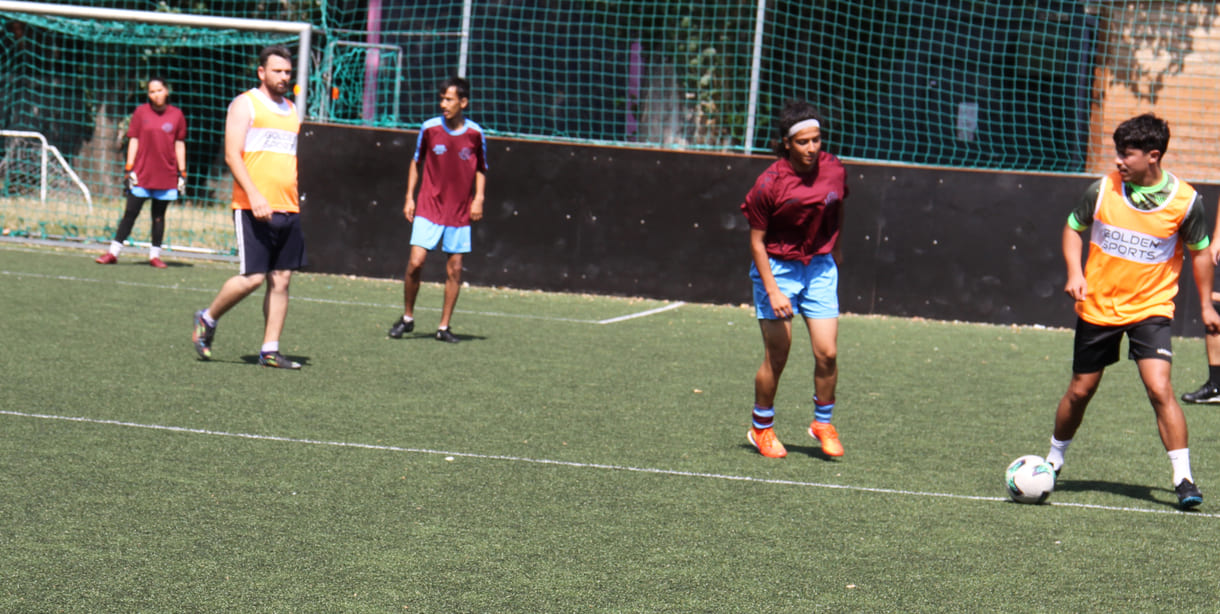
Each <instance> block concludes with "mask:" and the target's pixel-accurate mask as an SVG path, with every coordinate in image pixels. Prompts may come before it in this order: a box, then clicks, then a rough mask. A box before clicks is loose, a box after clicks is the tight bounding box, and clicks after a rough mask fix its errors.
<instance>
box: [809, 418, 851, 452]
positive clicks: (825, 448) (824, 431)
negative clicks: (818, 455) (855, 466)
mask: <svg viewBox="0 0 1220 614" xmlns="http://www.w3.org/2000/svg"><path fill="white" fill-rule="evenodd" d="M809 436H810V437H812V438H814V439H816V440H818V442H820V443H821V444H822V452H823V453H824V454H825V455H826V456H843V444H842V442H840V441H839V432H838V431H836V430H835V427H834V425H832V424H830V423H828V422H817V421H814V423H813V424H810V425H809Z"/></svg>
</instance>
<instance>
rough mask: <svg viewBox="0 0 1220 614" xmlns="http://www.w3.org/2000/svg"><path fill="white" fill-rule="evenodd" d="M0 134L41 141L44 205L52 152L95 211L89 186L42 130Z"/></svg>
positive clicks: (3, 132) (40, 178)
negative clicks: (49, 155)
mask: <svg viewBox="0 0 1220 614" xmlns="http://www.w3.org/2000/svg"><path fill="white" fill-rule="evenodd" d="M0 136H2V137H6V138H12V139H36V140H37V141H38V143H39V147H38V151H39V160H38V167H39V181H38V186H39V190H38V192H39V194H40V200H41V201H42V204H43V205H46V204H47V166H48V164H49V163H50V160H49V159H48V158H47V154H48V153H51V154H54V156H55V160H56V161H58V162H59V166H60V167H61V168H63V170H64V172H65V173H67V175H68V177H69V178H70V179H72V183H75V184H76V187H78V188H80V191H81V192H82V193H83V194H84V195H85V202H86V203H87V204H88V205H89V212H90V213H92V212H93V196H92V195H91V194H90V193H89V188H88V187H86V186H85V182H83V181H81V180H80V177H78V176H77V175H76V171H74V170H72V167H71V166H69V165H68V162H67V160H64V157H63V155H62V154H60V153H59V148H58V147H56V146H54V145H52V144H50V143H48V142H47V137H45V136H43V135H42V133H41V132H25V131H23V130H0ZM0 158H2V156H0Z"/></svg>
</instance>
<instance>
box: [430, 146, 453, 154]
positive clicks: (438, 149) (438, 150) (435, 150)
mask: <svg viewBox="0 0 1220 614" xmlns="http://www.w3.org/2000/svg"><path fill="white" fill-rule="evenodd" d="M446 151H449V148H447V147H445V144H444V143H437V144H436V146H435V147H433V148H432V153H434V154H436V155H438V156H443V155H445V152H446Z"/></svg>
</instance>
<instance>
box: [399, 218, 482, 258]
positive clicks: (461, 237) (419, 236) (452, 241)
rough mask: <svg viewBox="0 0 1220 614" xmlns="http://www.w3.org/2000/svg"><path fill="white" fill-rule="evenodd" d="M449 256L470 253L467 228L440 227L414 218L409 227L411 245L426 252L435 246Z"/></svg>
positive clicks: (425, 220) (428, 221) (422, 219)
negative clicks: (438, 246) (439, 247)
mask: <svg viewBox="0 0 1220 614" xmlns="http://www.w3.org/2000/svg"><path fill="white" fill-rule="evenodd" d="M438 244H439V245H440V246H441V250H442V251H444V252H445V253H449V254H469V253H470V227H469V226H441V225H440V224H434V223H433V222H432V221H430V220H428V219H425V218H422V217H419V216H418V215H417V216H415V223H413V224H412V225H411V245H418V246H420V247H422V248H424V249H426V250H429V251H431V250H434V249H436V246H437V245H438Z"/></svg>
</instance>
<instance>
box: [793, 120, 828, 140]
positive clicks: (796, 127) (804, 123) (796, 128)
mask: <svg viewBox="0 0 1220 614" xmlns="http://www.w3.org/2000/svg"><path fill="white" fill-rule="evenodd" d="M821 127H822V124H820V123H818V120H816V119H813V118H809V119H802V120H801V121H799V122H796V123H795V124H792V127H791V128H789V129H788V136H793V135H795V134H796V133H798V132H800V131H801V130H804V129H805V128H821Z"/></svg>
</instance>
